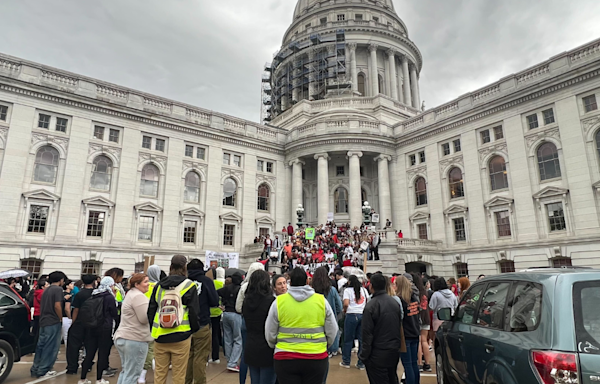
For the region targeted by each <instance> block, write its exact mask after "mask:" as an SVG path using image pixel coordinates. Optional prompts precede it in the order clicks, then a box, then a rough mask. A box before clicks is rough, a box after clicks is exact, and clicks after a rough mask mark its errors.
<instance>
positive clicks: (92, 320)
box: [77, 295, 104, 328]
mask: <svg viewBox="0 0 600 384" xmlns="http://www.w3.org/2000/svg"><path fill="white" fill-rule="evenodd" d="M77 322H78V323H80V324H81V325H83V326H84V327H85V328H99V327H101V326H102V325H103V324H104V298H103V296H101V295H97V296H92V297H90V298H89V299H87V300H86V301H84V302H83V305H82V306H81V308H79V312H78V314H77Z"/></svg>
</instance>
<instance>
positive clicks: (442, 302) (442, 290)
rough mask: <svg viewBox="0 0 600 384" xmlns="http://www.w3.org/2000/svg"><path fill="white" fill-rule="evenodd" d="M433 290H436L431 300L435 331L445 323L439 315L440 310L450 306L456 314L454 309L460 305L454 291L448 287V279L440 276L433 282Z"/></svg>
mask: <svg viewBox="0 0 600 384" xmlns="http://www.w3.org/2000/svg"><path fill="white" fill-rule="evenodd" d="M433 290H434V291H435V292H434V293H433V295H431V299H430V300H429V308H430V309H431V310H432V311H433V322H432V323H431V325H432V328H433V331H434V332H437V330H438V328H439V327H440V325H441V324H442V323H443V321H442V320H439V319H438V317H437V313H438V310H440V309H441V308H450V309H451V311H452V314H453V315H454V310H455V309H456V307H457V306H458V301H457V299H456V296H455V295H454V293H452V292H451V291H450V290H449V289H448V284H447V283H446V279H444V278H443V277H438V278H437V279H435V281H434V283H433Z"/></svg>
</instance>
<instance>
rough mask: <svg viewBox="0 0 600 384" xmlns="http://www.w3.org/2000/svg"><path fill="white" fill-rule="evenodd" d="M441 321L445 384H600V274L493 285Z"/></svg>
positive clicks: (552, 275)
mask: <svg viewBox="0 0 600 384" xmlns="http://www.w3.org/2000/svg"><path fill="white" fill-rule="evenodd" d="M438 318H439V319H440V320H447V321H445V322H444V323H443V325H442V326H440V328H439V330H438V332H437V334H436V340H435V354H436V360H437V361H436V364H437V367H436V368H437V379H438V383H440V384H441V383H458V384H474V383H485V384H519V383H526V384H530V383H531V384H535V383H541V384H559V383H560V384H562V383H565V384H566V383H579V384H591V383H595V384H597V383H600V270H594V269H580V268H567V269H543V268H540V269H531V270H525V271H522V272H516V273H507V274H502V275H498V276H492V277H488V278H485V279H483V280H480V281H477V282H476V283H475V284H473V285H472V286H471V288H470V289H469V290H468V291H467V292H466V293H465V294H464V296H463V297H462V299H461V300H460V303H459V306H458V308H457V310H456V311H455V313H454V314H452V313H451V309H449V308H442V309H440V310H439V311H438Z"/></svg>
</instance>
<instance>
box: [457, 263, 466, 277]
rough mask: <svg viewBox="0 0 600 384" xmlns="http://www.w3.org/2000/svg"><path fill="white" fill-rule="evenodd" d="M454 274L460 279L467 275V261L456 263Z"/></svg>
mask: <svg viewBox="0 0 600 384" xmlns="http://www.w3.org/2000/svg"><path fill="white" fill-rule="evenodd" d="M455 267H456V276H458V278H459V279H460V278H461V277H468V276H469V265H468V264H467V263H456V265H455Z"/></svg>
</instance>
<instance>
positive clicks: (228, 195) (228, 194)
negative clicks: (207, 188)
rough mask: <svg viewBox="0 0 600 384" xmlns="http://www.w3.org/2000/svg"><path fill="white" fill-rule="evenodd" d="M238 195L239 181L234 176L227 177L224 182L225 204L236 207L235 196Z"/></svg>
mask: <svg viewBox="0 0 600 384" xmlns="http://www.w3.org/2000/svg"><path fill="white" fill-rule="evenodd" d="M236 196H237V183H236V182H235V180H233V179H232V178H227V179H225V181H224V182H223V205H226V206H228V207H235V198H236Z"/></svg>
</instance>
